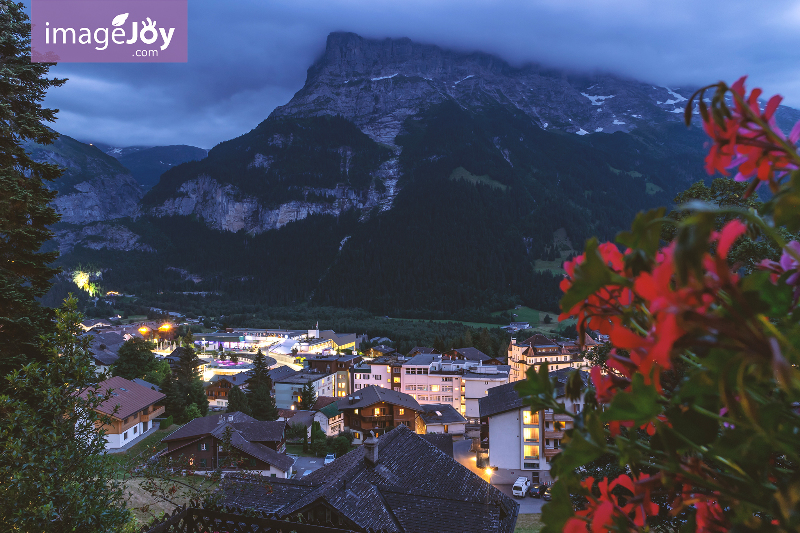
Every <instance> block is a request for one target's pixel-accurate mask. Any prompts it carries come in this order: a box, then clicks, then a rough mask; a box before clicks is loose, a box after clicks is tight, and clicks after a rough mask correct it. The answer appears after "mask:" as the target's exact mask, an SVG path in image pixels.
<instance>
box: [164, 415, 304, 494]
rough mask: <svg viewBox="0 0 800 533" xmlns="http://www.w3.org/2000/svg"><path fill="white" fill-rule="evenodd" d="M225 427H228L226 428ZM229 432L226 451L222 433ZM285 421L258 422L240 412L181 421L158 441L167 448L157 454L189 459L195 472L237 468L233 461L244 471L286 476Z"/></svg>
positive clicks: (288, 468)
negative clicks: (228, 447) (173, 429)
mask: <svg viewBox="0 0 800 533" xmlns="http://www.w3.org/2000/svg"><path fill="white" fill-rule="evenodd" d="M227 428H230V430H229V431H227ZM226 433H229V434H230V447H231V450H229V451H228V452H226V449H225V434H226ZM285 433H286V422H280V421H267V422H260V421H258V420H256V419H255V418H252V417H250V416H247V415H246V414H244V413H240V412H235V413H223V414H220V415H210V416H205V417H201V418H195V419H194V420H192V421H190V422H188V423H186V424H184V425H183V426H181V427H180V428H178V429H177V430H176V431H174V432H172V433H171V434H169V435H167V436H166V437H164V438H163V439H161V442H163V443H165V444H166V445H167V449H166V450H164V451H163V452H161V457H166V458H170V459H173V460H176V461H177V460H180V459H181V458H183V459H186V460H188V461H189V464H190V465H191V466H192V468H193V469H194V470H195V471H196V472H197V473H201V474H202V473H206V472H212V471H214V470H216V469H217V468H220V469H221V470H223V471H226V470H237V469H238V467H237V466H235V465H234V464H232V462H231V456H232V455H233V456H235V457H236V461H237V464H239V465H242V466H241V468H244V469H245V470H247V471H248V472H251V473H257V474H260V475H262V476H270V477H279V478H286V477H289V476H291V475H292V466H293V465H294V460H293V459H292V458H291V457H289V456H288V455H286V454H285V453H283V452H284V451H285V449H286V436H285Z"/></svg>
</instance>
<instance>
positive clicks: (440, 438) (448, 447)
mask: <svg viewBox="0 0 800 533" xmlns="http://www.w3.org/2000/svg"><path fill="white" fill-rule="evenodd" d="M420 437H422V438H423V439H425V440H426V441H428V442H430V443H431V444H433V445H434V446H436V447H437V448H439V449H440V450H442V451H443V452H444V453H446V454H447V455H449V456H450V457H453V436H452V435H448V434H446V433H427V434H425V435H420Z"/></svg>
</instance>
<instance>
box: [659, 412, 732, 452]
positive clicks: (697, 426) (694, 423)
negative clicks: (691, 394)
mask: <svg viewBox="0 0 800 533" xmlns="http://www.w3.org/2000/svg"><path fill="white" fill-rule="evenodd" d="M668 416H669V421H670V424H672V428H671V429H670V428H669V427H667V428H665V429H666V430H667V431H675V432H676V433H679V434H681V435H682V436H683V437H685V438H687V439H689V440H690V441H692V442H694V443H695V444H697V445H699V446H705V445H707V444H710V443H711V442H713V441H714V439H716V438H717V436H718V435H719V423H718V422H717V421H716V420H715V419H713V418H711V417H709V416H706V415H704V414H701V413H698V412H697V411H695V410H693V409H687V410H682V409H680V408H675V409H673V410H672V411H671V412H670V413H669V414H668ZM681 444H684V445H685V443H682V442H681V443H679V444H678V446H680V445H681Z"/></svg>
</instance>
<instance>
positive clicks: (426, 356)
mask: <svg viewBox="0 0 800 533" xmlns="http://www.w3.org/2000/svg"><path fill="white" fill-rule="evenodd" d="M441 357H442V356H441V355H439V354H433V353H421V354H417V355H415V356H414V357H412V358H411V359H409V360H408V361H406V362H405V363H403V366H406V365H409V366H412V365H416V366H423V365H424V366H428V365H430V364H431V363H433V362H434V361H438V360H439V358H441Z"/></svg>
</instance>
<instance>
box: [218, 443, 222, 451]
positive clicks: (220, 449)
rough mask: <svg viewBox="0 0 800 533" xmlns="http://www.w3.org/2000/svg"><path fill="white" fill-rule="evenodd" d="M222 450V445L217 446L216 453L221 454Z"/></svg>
mask: <svg viewBox="0 0 800 533" xmlns="http://www.w3.org/2000/svg"><path fill="white" fill-rule="evenodd" d="M222 448H223V446H222V444H220V445H219V446H217V451H218V452H221V451H222Z"/></svg>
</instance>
